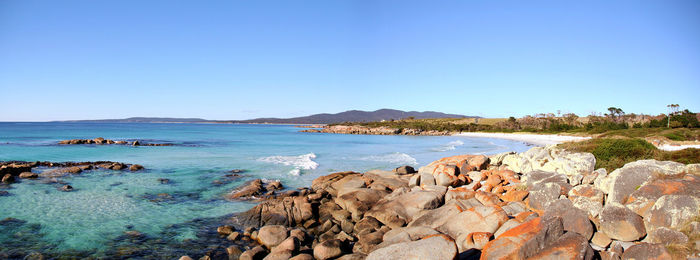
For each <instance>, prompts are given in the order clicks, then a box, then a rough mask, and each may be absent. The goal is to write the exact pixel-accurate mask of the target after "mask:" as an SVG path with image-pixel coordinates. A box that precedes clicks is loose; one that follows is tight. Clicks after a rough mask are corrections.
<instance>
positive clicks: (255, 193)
mask: <svg viewBox="0 0 700 260" xmlns="http://www.w3.org/2000/svg"><path fill="white" fill-rule="evenodd" d="M283 188H284V187H283V186H282V183H281V182H280V181H267V182H264V181H263V180H261V179H255V180H252V181H249V182H247V183H246V184H244V185H242V186H241V187H239V188H238V189H236V190H234V191H232V192H231V193H230V194H229V195H228V196H227V197H228V198H229V199H236V200H246V199H259V198H263V197H270V196H273V195H275V191H276V190H281V189H283Z"/></svg>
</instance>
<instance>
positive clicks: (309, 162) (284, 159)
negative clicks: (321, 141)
mask: <svg viewBox="0 0 700 260" xmlns="http://www.w3.org/2000/svg"><path fill="white" fill-rule="evenodd" d="M314 158H316V154H314V153H307V154H302V155H298V156H282V155H275V156H268V157H263V158H260V159H258V161H261V162H267V163H274V164H281V165H287V166H294V169H292V170H291V171H289V174H290V175H294V176H299V175H300V174H301V170H313V169H316V168H317V167H318V165H319V164H318V163H317V162H314V161H313V159H314Z"/></svg>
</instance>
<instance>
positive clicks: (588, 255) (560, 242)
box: [529, 232, 595, 260]
mask: <svg viewBox="0 0 700 260" xmlns="http://www.w3.org/2000/svg"><path fill="white" fill-rule="evenodd" d="M594 255H595V253H594V252H593V248H591V246H590V245H589V244H588V239H586V238H584V237H582V236H581V235H579V234H578V233H574V232H567V233H566V234H564V235H562V236H561V237H560V238H559V239H557V240H556V241H555V242H554V243H552V244H550V245H549V246H547V247H546V248H544V249H543V250H541V251H539V252H538V253H537V254H535V255H534V256H532V257H530V258H529V259H580V260H583V259H585V260H590V259H593V257H594Z"/></svg>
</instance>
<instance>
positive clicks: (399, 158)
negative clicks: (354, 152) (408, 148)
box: [360, 152, 418, 165]
mask: <svg viewBox="0 0 700 260" xmlns="http://www.w3.org/2000/svg"><path fill="white" fill-rule="evenodd" d="M360 160H363V161H376V162H386V163H391V164H409V165H417V164H418V161H416V158H413V157H411V156H410V155H408V154H405V153H399V152H396V153H389V154H382V155H371V156H367V157H362V158H360Z"/></svg>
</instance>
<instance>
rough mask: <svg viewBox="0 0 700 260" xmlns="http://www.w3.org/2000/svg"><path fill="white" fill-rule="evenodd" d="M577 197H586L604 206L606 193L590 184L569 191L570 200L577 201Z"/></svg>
mask: <svg viewBox="0 0 700 260" xmlns="http://www.w3.org/2000/svg"><path fill="white" fill-rule="evenodd" d="M576 197H586V198H587V199H588V200H590V201H593V202H598V203H600V204H603V202H604V198H605V193H603V192H602V191H600V190H599V189H597V188H596V187H595V186H593V185H590V184H583V185H579V186H576V187H573V188H571V190H570V191H569V199H570V200H575V199H576Z"/></svg>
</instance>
